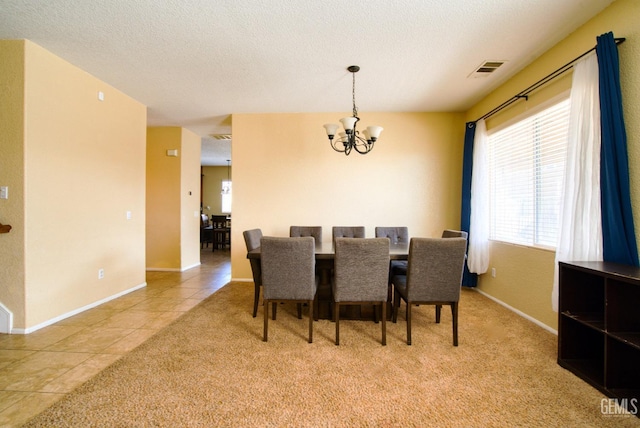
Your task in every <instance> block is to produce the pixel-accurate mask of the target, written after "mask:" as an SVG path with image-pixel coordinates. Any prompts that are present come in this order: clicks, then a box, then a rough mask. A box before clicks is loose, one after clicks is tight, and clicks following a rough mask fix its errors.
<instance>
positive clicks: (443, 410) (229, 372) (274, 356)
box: [27, 283, 640, 427]
mask: <svg viewBox="0 0 640 428" xmlns="http://www.w3.org/2000/svg"><path fill="white" fill-rule="evenodd" d="M252 298H253V285H252V284H248V283H231V284H229V285H227V286H225V287H224V288H223V289H221V290H220V291H218V292H217V293H215V294H214V295H213V296H211V297H210V298H209V299H207V300H206V301H204V302H202V303H201V304H200V305H199V306H197V307H195V308H194V309H192V310H191V311H190V312H188V313H187V314H185V315H184V316H183V317H181V318H180V319H178V320H177V321H176V322H174V323H173V324H171V325H170V326H168V327H167V328H165V329H164V330H162V331H161V332H159V333H158V334H157V335H156V336H154V337H153V338H151V339H150V340H148V341H147V342H145V343H144V344H142V345H141V346H140V347H138V348H137V349H135V350H134V351H132V352H131V353H130V354H127V355H126V356H125V357H123V358H122V359H121V360H119V361H117V362H116V363H114V364H113V365H112V366H110V367H109V368H107V369H106V370H104V371H103V372H101V373H100V374H98V375H97V376H96V377H94V378H93V379H91V380H90V381H88V382H87V383H86V384H84V385H83V386H81V387H80V388H78V389H77V390H75V391H74V392H72V393H70V394H69V395H68V396H67V397H65V398H64V399H63V400H62V401H60V402H58V403H57V404H55V405H54V406H53V407H51V408H50V409H48V410H46V411H45V412H43V413H42V414H40V415H39V416H37V417H36V418H35V419H33V420H32V421H30V422H29V423H28V424H27V426H30V427H43V426H46V427H60V426H72V427H87V426H109V427H111V426H114V427H147V426H163V427H177V426H202V427H210V426H237V427H266V426H269V427H289V426H292V427H343V426H355V427H361V426H365V427H396V426H398V427H400V426H401V427H411V426H415V427H425V426H449V427H489V426H495V427H506V426H510V427H513V426H527V427H529V426H540V427H552V426H562V427H588V426H594V427H595V426H598V427H600V426H616V427H620V426H639V425H640V423H639V420H638V419H637V418H635V417H631V416H623V417H611V416H609V417H606V416H603V415H602V413H601V410H600V400H601V399H602V398H603V396H602V394H600V393H599V392H598V391H596V390H595V389H593V388H592V387H590V386H589V385H587V384H586V383H585V382H583V381H582V380H580V379H579V378H577V377H576V376H574V375H573V374H571V373H570V372H568V371H566V370H564V369H562V368H561V367H559V366H558V365H557V364H556V337H555V336H554V335H552V334H550V333H548V332H546V331H545V330H542V329H541V328H539V327H537V326H535V325H534V324H532V323H530V322H529V321H526V320H524V319H522V318H520V317H519V316H517V315H515V314H513V313H511V312H509V311H508V310H506V309H504V308H502V307H501V306H499V305H497V304H495V303H494V302H492V301H490V300H489V299H487V298H485V297H484V296H482V295H480V294H479V293H477V292H475V291H472V290H464V291H463V293H462V299H461V303H460V346H459V347H457V348H456V347H453V346H452V342H451V317H450V311H449V310H444V308H443V320H442V323H441V324H439V325H438V324H435V323H434V309H433V307H431V306H421V307H419V308H416V310H414V312H413V313H414V314H415V318H414V324H413V325H414V332H413V345H412V346H407V345H406V342H405V339H406V324H405V322H404V310H402V311H401V313H400V314H401V316H400V317H399V320H398V323H397V324H392V323H388V331H387V343H388V345H387V346H386V347H383V346H381V345H380V326H379V324H375V323H373V322H365V321H343V322H341V335H340V339H341V345H340V346H339V347H336V346H335V345H334V328H335V324H333V323H332V322H330V321H327V320H321V321H319V322H316V323H314V343H313V344H308V343H307V341H306V334H307V318H306V316H305V317H303V319H302V320H298V319H297V318H296V316H295V305H293V304H292V305H284V306H280V310H279V312H278V320H277V321H275V322H273V321H272V322H270V324H269V326H270V330H269V334H270V335H269V342H267V343H264V342H262V310H260V311H259V312H258V317H257V318H253V317H252V316H251V305H252Z"/></svg>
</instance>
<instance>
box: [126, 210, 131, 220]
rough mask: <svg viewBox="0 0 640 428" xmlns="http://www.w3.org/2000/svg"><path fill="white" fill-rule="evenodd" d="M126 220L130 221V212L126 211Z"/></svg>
mask: <svg viewBox="0 0 640 428" xmlns="http://www.w3.org/2000/svg"><path fill="white" fill-rule="evenodd" d="M127 220H131V211H127Z"/></svg>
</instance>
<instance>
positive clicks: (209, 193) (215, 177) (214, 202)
mask: <svg viewBox="0 0 640 428" xmlns="http://www.w3.org/2000/svg"><path fill="white" fill-rule="evenodd" d="M232 173H233V168H231V167H230V168H229V176H230V177H231V174H232ZM202 174H203V177H202V208H203V209H202V212H203V213H204V214H206V215H207V216H208V217H209V218H211V216H212V215H222V214H223V213H222V207H221V205H222V195H221V194H220V192H221V191H222V181H224V180H226V179H227V167H226V166H204V167H202ZM232 178H233V177H232ZM207 207H209V208H207Z"/></svg>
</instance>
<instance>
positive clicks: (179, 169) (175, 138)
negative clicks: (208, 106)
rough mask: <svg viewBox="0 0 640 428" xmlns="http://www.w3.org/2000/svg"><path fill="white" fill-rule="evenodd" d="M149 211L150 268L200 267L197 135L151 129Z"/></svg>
mask: <svg viewBox="0 0 640 428" xmlns="http://www.w3.org/2000/svg"><path fill="white" fill-rule="evenodd" d="M167 150H177V151H178V156H175V157H174V156H168V155H167ZM146 210H147V211H146V216H147V217H146V218H147V234H146V257H147V269H148V270H175V271H181V270H185V269H187V268H189V267H193V266H195V265H197V264H199V263H200V253H199V245H200V244H199V243H200V238H199V233H200V217H199V216H200V138H199V137H198V136H197V135H195V134H194V133H192V132H191V131H188V130H185V129H183V128H179V127H150V128H148V130H147V200H146Z"/></svg>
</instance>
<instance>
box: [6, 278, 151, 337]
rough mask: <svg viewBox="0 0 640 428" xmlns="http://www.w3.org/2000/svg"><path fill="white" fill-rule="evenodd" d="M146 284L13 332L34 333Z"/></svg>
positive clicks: (144, 285)
mask: <svg viewBox="0 0 640 428" xmlns="http://www.w3.org/2000/svg"><path fill="white" fill-rule="evenodd" d="M146 286H147V283H146V282H143V283H142V284H139V285H136V286H135V287H132V288H129V289H128V290H124V291H121V292H120V293H117V294H114V295H113V296H109V297H105V298H104V299H102V300H98V301H97V302H93V303H91V304H89V305H86V306H83V307H81V308H78V309H74V310H73V311H71V312H67V313H66V314H62V315H60V316H57V317H55V318H52V319H50V320H47V321H45V322H43V323H40V324H38V325H36V326H33V327H29V328H13V329H11V334H29V333H33V332H34V331H37V330H40V329H41V328H44V327H48V326H50V325H51V324H55V323H57V322H58V321H62V320H63V319H67V318H69V317H72V316H74V315H77V314H79V313H81V312H84V311H86V310H88V309H92V308H95V307H96V306H100V305H101V304H103V303H107V302H108V301H110V300H113V299H117V298H118V297H122V296H124V295H125V294H129V293H131V292H133V291H136V290H139V289H140V288H144V287H146Z"/></svg>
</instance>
